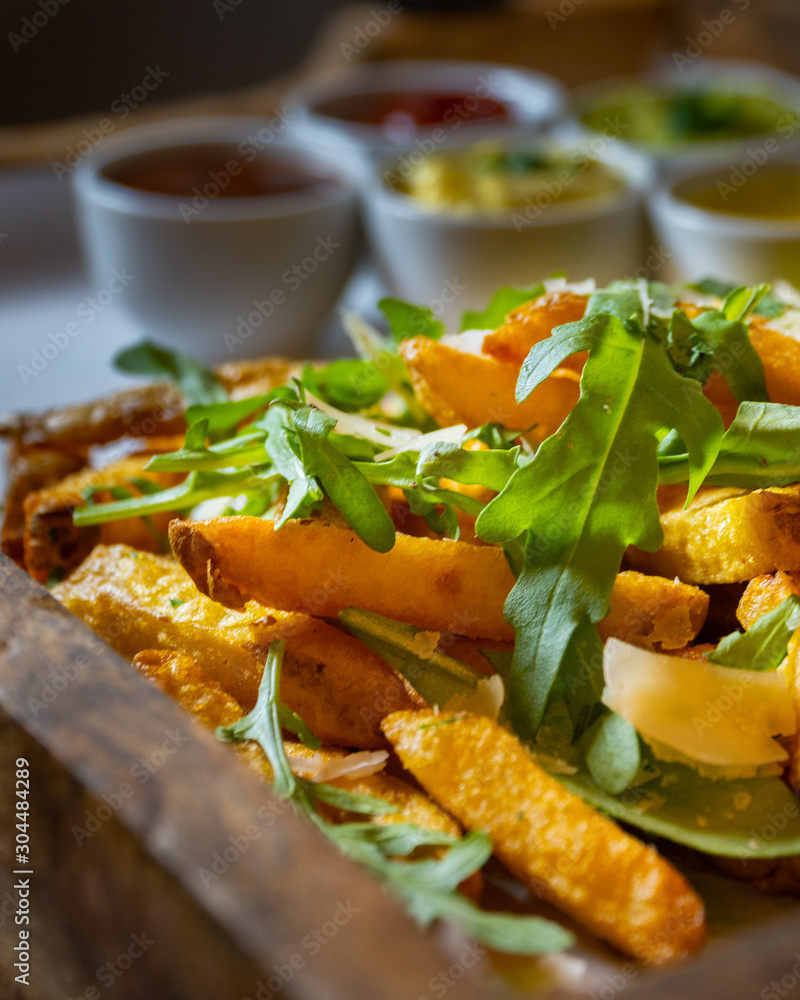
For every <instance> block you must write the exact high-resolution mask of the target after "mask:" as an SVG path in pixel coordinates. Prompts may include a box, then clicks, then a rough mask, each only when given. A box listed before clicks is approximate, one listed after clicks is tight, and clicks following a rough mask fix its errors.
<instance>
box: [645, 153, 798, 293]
mask: <svg viewBox="0 0 800 1000" xmlns="http://www.w3.org/2000/svg"><path fill="white" fill-rule="evenodd" d="M795 162H797V160H795ZM763 169H765V170H768V169H769V167H764V168H763ZM730 179H731V167H730V166H728V167H725V168H722V169H720V168H716V169H714V170H710V171H703V172H701V173H697V174H693V175H691V176H688V177H682V178H679V179H678V180H674V181H672V182H671V183H665V184H663V185H662V186H661V187H660V188H658V190H656V192H655V193H654V194H653V195H652V197H651V198H650V200H649V204H648V208H649V212H650V218H651V222H652V225H653V228H654V230H655V232H656V236H657V238H658V239H660V240H661V241H662V242H663V244H664V246H665V247H666V248H667V250H668V252H669V254H670V258H669V260H670V265H671V266H670V272H671V273H670V278H671V279H672V280H680V281H696V280H699V279H701V278H708V277H712V278H721V279H724V280H726V281H733V282H735V283H737V284H757V283H759V282H762V281H773V280H775V279H776V278H784V279H786V280H787V281H789V282H791V284H793V285H800V222H788V221H787V222H781V221H773V220H768V219H757V218H752V217H746V216H741V215H728V214H725V213H723V212H713V211H708V210H707V209H703V208H698V207H697V206H696V205H692V204H691V203H690V202H689V201H688V200H687V197H689V196H691V193H692V192H693V191H699V190H701V189H703V188H707V187H709V186H710V185H713V184H715V183H717V181H723V182H725V183H726V184H730ZM745 183H746V181H745Z"/></svg>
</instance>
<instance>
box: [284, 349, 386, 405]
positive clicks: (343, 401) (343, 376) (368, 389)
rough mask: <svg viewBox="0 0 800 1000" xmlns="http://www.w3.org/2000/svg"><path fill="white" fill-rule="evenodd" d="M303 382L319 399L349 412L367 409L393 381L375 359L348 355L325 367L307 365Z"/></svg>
mask: <svg viewBox="0 0 800 1000" xmlns="http://www.w3.org/2000/svg"><path fill="white" fill-rule="evenodd" d="M300 381H301V382H302V384H303V385H304V386H305V387H306V389H308V391H309V392H311V393H312V394H313V395H314V396H316V397H317V398H318V399H322V400H324V401H325V402H326V403H330V404H331V405H332V406H335V407H336V408H337V409H339V410H344V412H345V413H351V412H354V411H355V410H365V409H367V408H368V407H370V406H373V405H374V404H375V403H377V402H379V401H380V400H381V399H383V397H384V396H385V395H386V393H387V392H388V391H389V383H388V382H387V381H386V379H385V378H384V377H383V375H382V374H381V372H380V370H379V369H378V366H377V365H376V364H375V363H374V362H373V361H364V360H362V359H360V358H344V359H341V360H338V361H332V362H331V363H330V364H328V365H326V366H325V367H324V368H314V366H313V365H306V367H305V368H304V369H303V374H302V376H301V378H300Z"/></svg>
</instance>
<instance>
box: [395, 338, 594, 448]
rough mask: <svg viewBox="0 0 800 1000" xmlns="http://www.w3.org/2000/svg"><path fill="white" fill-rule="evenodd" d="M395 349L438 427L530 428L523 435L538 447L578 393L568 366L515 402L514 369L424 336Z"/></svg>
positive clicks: (574, 374)
mask: <svg viewBox="0 0 800 1000" xmlns="http://www.w3.org/2000/svg"><path fill="white" fill-rule="evenodd" d="M399 350H400V354H401V356H402V358H403V360H404V361H405V363H406V366H407V367H408V370H409V372H410V374H411V381H412V384H413V386H414V389H415V390H416V393H417V395H418V397H419V399H420V402H421V403H422V405H423V406H424V407H425V409H426V410H427V411H428V413H430V415H431V416H432V417H433V418H434V420H436V421H437V422H438V423H439V424H441V426H443V427H448V426H451V425H452V424H458V423H465V424H466V425H467V427H480V426H481V425H482V424H488V423H498V424H503V425H504V426H506V427H508V428H510V429H512V430H516V429H519V430H526V429H527V428H529V427H532V428H533V430H531V431H530V433H528V434H526V435H525V437H527V439H528V440H529V441H530V442H531V443H533V444H539V443H541V442H542V441H543V440H544V439H545V438H546V437H548V436H549V435H550V434H552V433H553V431H555V430H556V429H557V428H558V427H559V426H560V425H561V424H562V423H563V421H564V419H565V418H566V416H567V414H568V413H569V412H570V410H571V409H572V407H573V406H574V405H575V403H576V402H577V401H578V396H579V395H580V386H579V383H580V377H579V375H578V374H577V372H575V371H573V370H572V369H569V368H557V369H556V370H555V372H553V374H552V375H551V376H550V377H549V378H548V379H546V380H545V381H544V382H542V384H541V385H540V386H537V388H536V389H534V390H533V392H532V393H531V395H530V396H529V397H528V398H527V399H526V400H525V402H524V403H517V401H516V399H515V398H514V390H515V388H516V385H517V377H518V375H519V365H515V364H505V363H501V362H499V361H496V360H495V359H494V358H490V357H488V356H485V355H479V354H467V353H466V352H464V351H458V350H456V349H455V348H454V347H450V346H448V345H447V344H442V343H440V342H439V341H436V340H430V339H429V338H427V337H413V338H411V339H410V340H404V341H403V342H402V343H401V344H400V348H399Z"/></svg>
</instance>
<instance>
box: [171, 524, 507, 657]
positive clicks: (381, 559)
mask: <svg viewBox="0 0 800 1000" xmlns="http://www.w3.org/2000/svg"><path fill="white" fill-rule="evenodd" d="M170 542H171V543H172V548H173V551H174V552H175V555H176V556H177V557H178V559H179V560H180V561H181V563H182V564H183V565H184V566H185V568H186V570H187V571H188V572H189V574H190V575H191V577H192V579H193V580H194V581H195V583H196V584H197V586H198V588H199V589H200V590H201V591H202V593H204V594H208V595H209V596H210V597H212V598H214V600H217V601H220V602H221V603H222V604H226V605H228V606H229V607H234V608H240V607H243V606H244V604H245V603H246V602H247V601H248V600H250V599H252V600H257V601H258V602H259V603H261V604H267V605H269V606H270V607H278V608H282V609H284V610H285V611H290V610H303V611H307V612H309V613H312V614H315V615H320V616H322V617H335V616H336V614H337V613H338V612H339V611H341V610H342V608H349V607H358V608H365V609H367V610H369V611H375V612H377V613H378V614H381V615H386V616H387V617H389V618H396V619H399V620H400V621H403V622H409V623H410V624H412V625H417V626H419V627H421V628H426V629H432V630H435V631H438V632H456V633H459V634H462V635H467V636H471V637H473V638H475V637H477V636H482V637H484V638H490V639H501V640H506V639H513V637H514V631H513V629H512V628H511V626H510V625H509V624H508V623H507V622H506V621H504V619H503V602H504V600H505V598H506V596H507V594H508V592H509V590H510V589H511V586H512V584H513V582H514V578H513V575H512V573H511V570H510V569H509V567H508V563H507V562H506V560H505V556H504V555H503V552H502V550H501V549H499V548H493V547H489V546H482V545H469V544H467V543H466V542H453V541H450V540H441V539H432V538H414V537H411V536H410V535H398V536H397V540H396V542H395V546H394V548H393V549H391V550H390V551H389V552H375V551H374V550H373V549H371V548H369V546H368V545H366V544H365V543H364V542H362V541H361V540H360V539H359V538H358V536H357V535H356V534H355V532H353V531H351V530H350V529H349V528H341V527H339V526H336V525H330V524H321V523H319V522H318V521H316V520H314V519H311V518H307V519H304V520H292V521H287V522H286V524H284V525H283V526H282V527H281V528H280V529H279V530H277V531H276V530H275V527H274V523H273V522H272V521H268V520H265V519H264V518H260V517H224V518H214V519H212V520H208V521H173V522H172V524H171V525H170Z"/></svg>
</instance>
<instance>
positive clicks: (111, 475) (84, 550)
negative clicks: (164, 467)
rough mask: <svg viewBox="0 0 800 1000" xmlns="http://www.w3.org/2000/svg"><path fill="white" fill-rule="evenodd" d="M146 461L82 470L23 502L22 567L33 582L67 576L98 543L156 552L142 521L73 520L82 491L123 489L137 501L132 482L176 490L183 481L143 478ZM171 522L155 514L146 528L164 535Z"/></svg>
mask: <svg viewBox="0 0 800 1000" xmlns="http://www.w3.org/2000/svg"><path fill="white" fill-rule="evenodd" d="M148 461H149V459H148V457H147V456H133V457H131V458H126V459H123V460H122V461H120V462H114V463H113V464H112V465H109V466H106V468H104V469H83V470H81V471H80V472H75V473H73V474H72V475H69V476H67V477H66V478H64V479H62V480H61V481H60V482H58V483H56V484H55V485H54V486H49V487H46V488H44V489H41V490H35V491H34V492H33V493H30V494H29V495H28V496H27V497H26V498H25V501H24V504H23V508H24V511H25V533H24V541H23V546H24V554H25V565H26V568H27V570H28V572H29V573H30V574H31V576H32V577H34V579H36V580H39V582H40V583H46V582H47V581H48V579H49V578H50V576H51V575H52V573H53V572H54V571H58V572H60V573H61V574H62V575H63V576H68V575H69V574H70V573H71V572H72V570H74V569H75V567H76V566H79V565H80V563H81V562H82V561H83V559H85V557H86V556H87V555H88V554H89V553H90V552H91V551H92V549H93V548H94V546H95V545H96V544H98V542H99V543H102V544H106V545H111V544H113V543H114V542H122V543H125V544H127V545H131V546H133V547H134V548H138V549H143V550H145V551H154V550H155V549H157V548H158V541H157V539H156V538H154V537H153V533H152V531H151V530H150V528H149V527H148V525H147V524H146V523H145V522H144V521H143V520H142V519H141V518H138V517H133V518H126V519H125V520H124V521H112V522H110V523H108V524H102V525H97V526H94V525H92V526H80V527H79V526H78V525H76V524H75V523H74V522H73V519H72V515H73V513H74V511H75V509H76V508H77V507H80V506H82V505H83V504H84V503H85V500H84V497H83V491H84V490H86V489H87V488H88V487H91V486H101V485H102V486H105V485H108V486H124V487H125V488H126V489H129V490H130V492H131V493H132V494H133V495H134V496H137V495H139V493H140V491H139V490H138V489H137V488H136V487H135V486H132V485H131V483H130V481H131V480H132V479H147V480H149V481H150V482H153V483H158V484H159V485H160V486H163V487H167V486H174V485H176V484H177V483H179V482H180V481H181V479H182V478H183V477H182V475H176V474H174V473H164V472H145V470H144V467H145V465H147V462H148ZM95 499H96V500H97V502H101V501H103V500H105V499H108V494H102V493H99V494H97V495H96V497H95ZM174 516H175V515H174V513H170V512H169V511H165V512H164V513H162V514H154V515H152V517H151V518H150V525H151V526H152V528H153V529H154V530H155V531H156V532H159V533H160V534H161V535H165V534H166V531H167V525H168V524H169V522H170V519H171V518H173V517H174Z"/></svg>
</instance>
